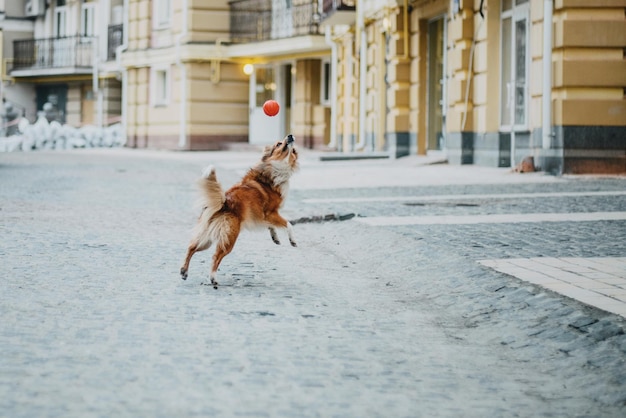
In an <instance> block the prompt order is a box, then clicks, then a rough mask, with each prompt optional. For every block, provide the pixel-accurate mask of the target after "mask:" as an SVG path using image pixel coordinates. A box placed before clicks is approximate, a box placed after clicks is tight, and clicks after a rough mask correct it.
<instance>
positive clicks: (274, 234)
mask: <svg viewBox="0 0 626 418" xmlns="http://www.w3.org/2000/svg"><path fill="white" fill-rule="evenodd" d="M269 230H270V236H271V237H272V241H274V244H276V245H280V240H279V239H278V235H277V234H276V230H275V229H274V228H272V227H270V228H269Z"/></svg>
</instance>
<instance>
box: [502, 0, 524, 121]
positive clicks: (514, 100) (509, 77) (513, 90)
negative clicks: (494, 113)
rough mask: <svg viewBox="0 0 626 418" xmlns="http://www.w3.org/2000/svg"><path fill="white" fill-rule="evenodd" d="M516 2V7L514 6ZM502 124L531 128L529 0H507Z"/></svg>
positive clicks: (503, 55) (503, 53)
mask: <svg viewBox="0 0 626 418" xmlns="http://www.w3.org/2000/svg"><path fill="white" fill-rule="evenodd" d="M513 3H514V4H513ZM501 28H502V36H501V42H502V45H501V67H500V69H501V78H500V125H501V128H502V129H503V130H510V129H511V126H513V127H515V129H516V130H526V129H528V59H529V51H528V49H529V41H528V39H529V19H528V0H505V1H503V2H502V15H501Z"/></svg>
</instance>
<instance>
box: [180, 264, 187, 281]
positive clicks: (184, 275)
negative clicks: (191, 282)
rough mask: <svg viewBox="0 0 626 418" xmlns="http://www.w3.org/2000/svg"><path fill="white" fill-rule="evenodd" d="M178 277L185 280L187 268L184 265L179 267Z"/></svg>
mask: <svg viewBox="0 0 626 418" xmlns="http://www.w3.org/2000/svg"><path fill="white" fill-rule="evenodd" d="M180 278H181V279H183V280H187V270H186V269H185V268H184V267H181V268H180Z"/></svg>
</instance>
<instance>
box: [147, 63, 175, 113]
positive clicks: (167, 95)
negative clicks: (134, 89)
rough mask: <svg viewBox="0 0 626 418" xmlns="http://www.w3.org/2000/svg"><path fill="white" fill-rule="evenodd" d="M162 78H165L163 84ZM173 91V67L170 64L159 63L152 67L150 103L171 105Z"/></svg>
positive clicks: (156, 105)
mask: <svg viewBox="0 0 626 418" xmlns="http://www.w3.org/2000/svg"><path fill="white" fill-rule="evenodd" d="M162 77H163V78H162ZM161 80H163V83H162V84H163V85H162V86H161ZM161 87H162V88H161ZM171 92H172V71H171V67H170V66H169V65H158V66H154V67H152V68H151V69H150V104H151V105H152V107H165V106H169V104H170V102H171V100H172V95H171Z"/></svg>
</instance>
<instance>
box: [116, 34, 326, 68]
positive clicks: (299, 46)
mask: <svg viewBox="0 0 626 418" xmlns="http://www.w3.org/2000/svg"><path fill="white" fill-rule="evenodd" d="M329 52H330V47H329V46H328V44H327V43H326V42H325V40H324V37H323V36H312V35H309V36H299V37H294V38H286V39H274V40H270V41H264V42H254V43H245V44H232V45H229V44H222V43H210V44H209V43H198V44H193V43H189V44H184V45H181V46H180V48H176V46H175V45H172V46H170V47H166V48H159V49H146V50H141V51H139V50H135V51H126V52H124V53H123V54H122V58H121V63H122V67H124V68H142V67H151V66H153V65H156V64H163V63H168V62H170V63H173V62H178V61H180V62H203V61H205V62H208V61H215V60H219V61H233V62H244V61H245V62H266V61H270V60H277V59H289V58H294V57H302V56H311V57H313V56H321V55H324V54H327V53H329Z"/></svg>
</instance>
